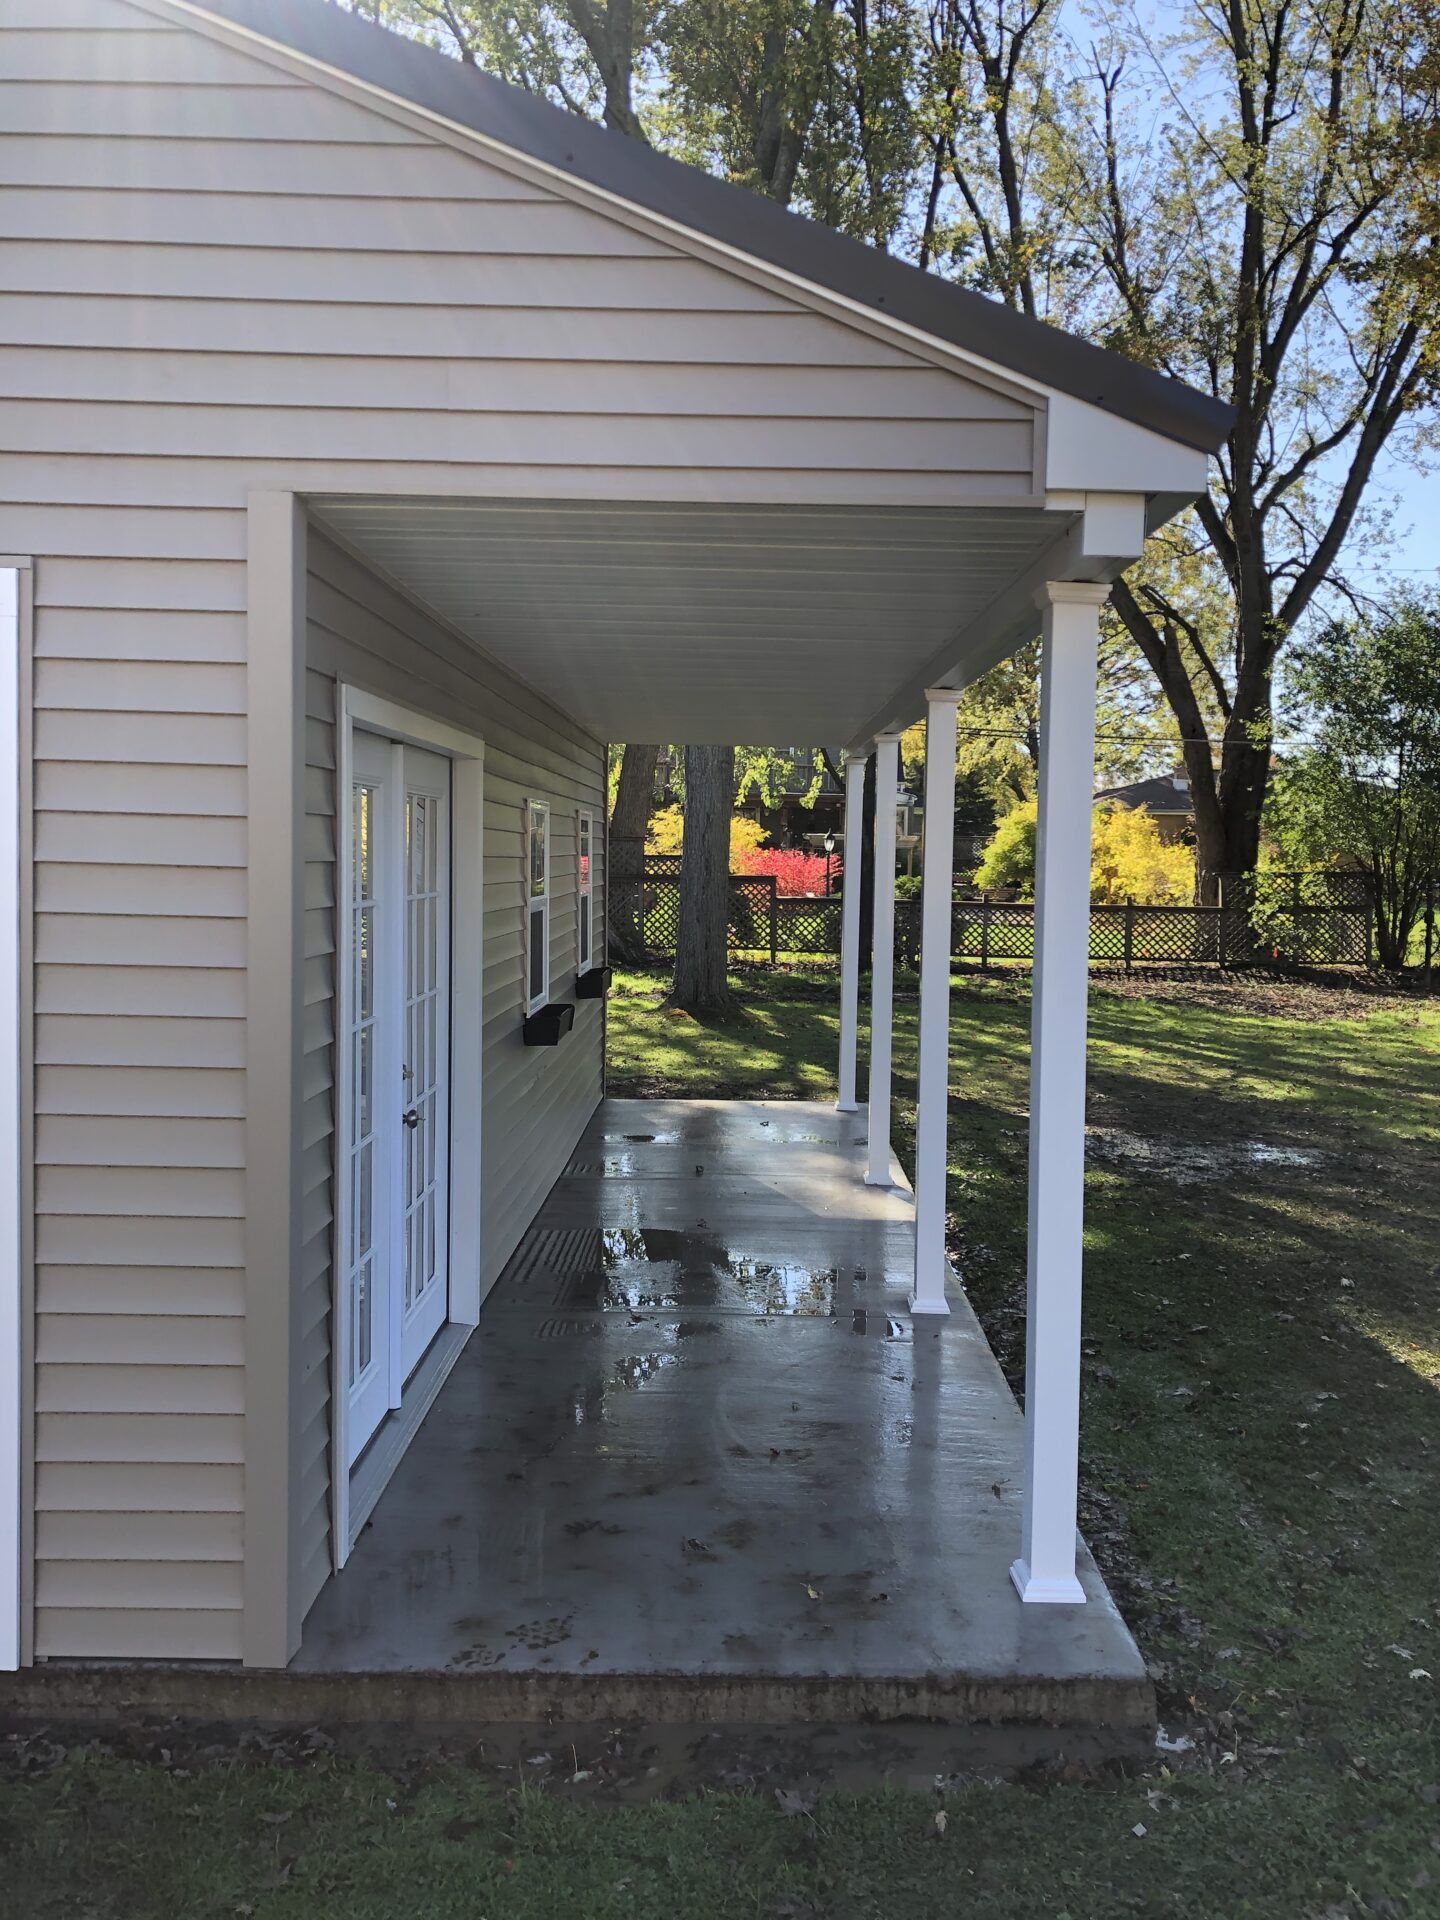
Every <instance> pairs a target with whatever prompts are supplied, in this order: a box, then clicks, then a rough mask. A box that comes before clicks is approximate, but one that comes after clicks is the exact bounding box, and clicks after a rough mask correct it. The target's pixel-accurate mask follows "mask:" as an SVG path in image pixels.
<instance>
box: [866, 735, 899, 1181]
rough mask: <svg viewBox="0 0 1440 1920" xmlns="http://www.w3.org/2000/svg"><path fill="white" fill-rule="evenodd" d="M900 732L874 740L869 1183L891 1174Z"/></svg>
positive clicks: (885, 1179)
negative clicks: (891, 1091) (873, 920)
mask: <svg viewBox="0 0 1440 1920" xmlns="http://www.w3.org/2000/svg"><path fill="white" fill-rule="evenodd" d="M899 772H900V735H899V734H898V733H882V734H881V735H880V736H879V737H878V739H877V740H876V742H875V915H874V919H875V932H874V954H873V956H872V958H871V962H870V1152H869V1159H868V1163H867V1165H866V1168H865V1184H866V1186H867V1187H888V1186H891V1185H892V1184H893V1182H892V1181H891V1178H890V1053H891V1041H892V1038H893V1035H892V1031H891V1029H892V1023H893V1020H894V1012H895V829H896V788H897V786H898V783H899Z"/></svg>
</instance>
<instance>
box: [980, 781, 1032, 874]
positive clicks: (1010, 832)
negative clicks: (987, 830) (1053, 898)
mask: <svg viewBox="0 0 1440 1920" xmlns="http://www.w3.org/2000/svg"><path fill="white" fill-rule="evenodd" d="M1036 813H1037V809H1036V805H1035V802H1034V801H1033V800H1020V801H1017V803H1016V804H1015V805H1014V806H1013V807H1011V809H1010V811H1009V812H1008V813H1007V814H1005V815H1003V816H1002V817H1001V819H1000V820H999V821H998V822H997V823H996V827H995V831H994V833H993V834H992V835H991V836H990V842H989V845H988V846H987V847H986V849H985V853H984V856H983V857H982V859H981V861H980V865H979V866H978V867H977V868H976V869H975V884H976V886H977V887H983V888H985V889H987V890H988V889H990V888H993V887H1014V888H1016V889H1017V890H1018V891H1019V892H1021V893H1025V894H1031V893H1034V891H1035V832H1036Z"/></svg>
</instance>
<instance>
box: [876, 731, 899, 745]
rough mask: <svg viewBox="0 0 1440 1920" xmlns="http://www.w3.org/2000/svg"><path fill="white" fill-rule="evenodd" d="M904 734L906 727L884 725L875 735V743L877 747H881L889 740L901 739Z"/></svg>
mask: <svg viewBox="0 0 1440 1920" xmlns="http://www.w3.org/2000/svg"><path fill="white" fill-rule="evenodd" d="M904 736H905V729H904V727H882V728H881V729H880V731H879V733H877V734H876V736H875V744H876V746H877V747H880V746H883V745H884V744H885V742H886V741H887V740H901V739H903V738H904Z"/></svg>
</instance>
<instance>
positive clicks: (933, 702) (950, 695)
mask: <svg viewBox="0 0 1440 1920" xmlns="http://www.w3.org/2000/svg"><path fill="white" fill-rule="evenodd" d="M964 698H965V689H964V688H963V687H926V689H925V703H926V705H927V706H931V707H939V706H946V707H958V706H959V704H960V702H961V701H962V700H963V699H964Z"/></svg>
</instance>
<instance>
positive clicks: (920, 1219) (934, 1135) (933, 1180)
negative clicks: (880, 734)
mask: <svg viewBox="0 0 1440 1920" xmlns="http://www.w3.org/2000/svg"><path fill="white" fill-rule="evenodd" d="M959 703H960V695H959V693H958V691H956V690H955V689H954V688H952V687H928V688H927V689H926V691H925V859H924V867H923V869H922V875H923V877H922V879H921V906H920V1032H919V1041H918V1080H919V1095H918V1100H917V1104H916V1115H915V1288H914V1291H913V1293H912V1294H911V1296H910V1311H911V1312H912V1313H949V1311H950V1308H949V1306H948V1305H947V1303H946V1299H945V1276H946V1262H945V1169H946V1164H947V1162H948V1159H949V1151H948V1144H949V1143H948V1131H949V1129H948V1121H949V1096H950V921H951V911H950V907H951V900H952V897H953V893H954V872H955V737H956V708H957V707H958V706H959Z"/></svg>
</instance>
